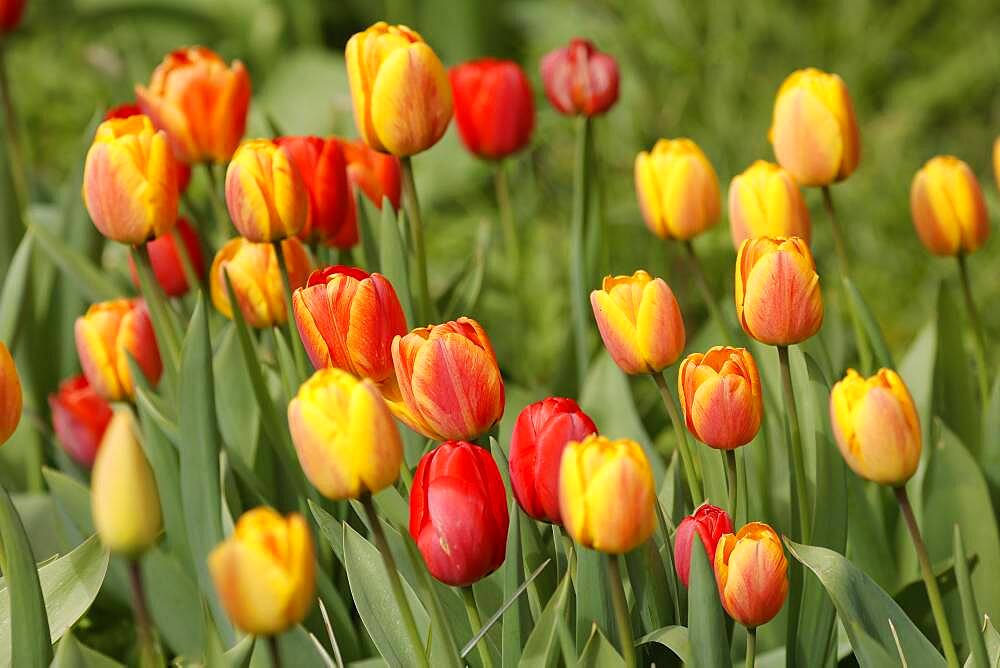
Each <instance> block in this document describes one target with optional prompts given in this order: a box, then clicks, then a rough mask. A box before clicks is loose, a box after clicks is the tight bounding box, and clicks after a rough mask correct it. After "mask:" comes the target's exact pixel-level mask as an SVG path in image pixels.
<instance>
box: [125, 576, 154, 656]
mask: <svg viewBox="0 0 1000 668" xmlns="http://www.w3.org/2000/svg"><path fill="white" fill-rule="evenodd" d="M128 576H129V584H130V585H131V588H132V608H133V612H134V613H135V626H136V633H137V634H138V636H139V665H140V666H142V668H152V667H154V666H159V665H161V662H160V660H159V652H157V650H156V640H155V639H154V637H153V623H152V621H150V616H149V608H148V607H147V606H146V593H145V589H144V588H143V586H142V571H141V570H140V569H139V561H138V560H137V559H133V560H131V561H129V564H128Z"/></svg>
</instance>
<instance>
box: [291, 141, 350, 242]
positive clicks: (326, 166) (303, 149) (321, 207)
mask: <svg viewBox="0 0 1000 668" xmlns="http://www.w3.org/2000/svg"><path fill="white" fill-rule="evenodd" d="M274 143H275V144H277V145H278V146H279V147H283V148H284V149H286V150H287V151H288V155H289V157H291V159H292V163H293V164H294V165H295V168H296V169H297V170H298V172H299V176H301V177H302V182H303V184H304V185H305V188H306V192H307V193H308V195H309V207H308V214H307V216H306V221H305V224H304V225H303V226H302V229H300V230H299V238H300V239H302V240H303V241H305V242H307V243H324V244H327V245H329V246H334V247H336V248H341V249H347V248H350V247H351V246H353V245H355V244H356V243H358V222H357V219H356V216H355V211H354V201H353V196H352V195H351V191H350V188H349V184H348V179H347V163H346V162H345V160H344V149H343V147H342V145H341V142H340V140H338V139H336V138H333V137H330V138H327V139H322V138H320V137H278V138H277V139H275V140H274Z"/></svg>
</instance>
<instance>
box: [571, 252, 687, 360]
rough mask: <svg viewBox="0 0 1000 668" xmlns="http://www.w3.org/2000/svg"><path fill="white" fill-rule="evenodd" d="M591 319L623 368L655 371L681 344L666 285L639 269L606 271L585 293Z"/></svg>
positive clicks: (681, 335)
mask: <svg viewBox="0 0 1000 668" xmlns="http://www.w3.org/2000/svg"><path fill="white" fill-rule="evenodd" d="M590 304H591V307H592V308H593V310H594V319H595V320H596V321H597V328H598V329H599V330H600V332H601V338H602V339H603V340H604V346H605V347H606V348H607V349H608V352H609V353H610V354H611V358H612V359H613V360H614V361H615V363H616V364H617V365H618V366H619V367H620V368H621V370H622V371H624V372H625V373H628V374H642V373H656V372H658V371H661V370H663V369H665V368H667V367H668V366H670V365H671V364H673V363H674V362H676V361H677V358H678V357H680V354H681V352H682V351H683V350H684V340H685V334H684V320H683V318H682V317H681V309H680V306H679V305H678V304H677V299H676V298H675V297H674V293H673V291H672V290H671V289H670V286H669V285H667V284H666V282H665V281H664V280H663V279H661V278H653V277H652V276H650V275H649V274H648V273H646V272H645V271H643V270H642V269H639V270H638V271H636V272H635V273H634V274H632V275H631V276H605V277H604V281H603V282H602V286H601V289H600V290H594V291H593V292H591V293H590Z"/></svg>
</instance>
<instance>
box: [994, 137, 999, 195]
mask: <svg viewBox="0 0 1000 668" xmlns="http://www.w3.org/2000/svg"><path fill="white" fill-rule="evenodd" d="M993 178H995V179H996V182H997V189H1000V137H997V139H996V141H995V142H993Z"/></svg>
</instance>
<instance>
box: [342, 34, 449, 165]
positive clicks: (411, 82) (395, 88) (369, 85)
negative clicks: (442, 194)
mask: <svg viewBox="0 0 1000 668" xmlns="http://www.w3.org/2000/svg"><path fill="white" fill-rule="evenodd" d="M345 57H346V60H347V78H348V81H349V83H350V85H351V98H352V99H353V101H354V121H355V123H356V124H357V126H358V132H359V133H360V134H361V138H362V139H364V140H365V143H366V144H368V146H370V147H371V148H373V149H375V150H376V151H382V152H384V153H391V154H393V155H395V156H400V157H405V156H410V155H413V154H415V153H420V152H421V151H426V150H427V149H429V148H430V147H431V146H433V145H434V144H436V143H437V142H438V140H439V139H441V137H442V136H443V135H444V131H445V130H447V129H448V123H449V122H450V121H451V112H452V106H451V86H449V85H448V74H447V73H446V72H445V69H444V65H442V64H441V61H440V60H438V57H437V54H435V53H434V51H433V50H432V49H431V47H429V46H428V45H427V43H426V42H424V40H423V38H422V37H421V36H420V35H419V34H418V33H416V32H415V31H413V30H410V29H409V28H407V27H406V26H390V25H388V24H387V23H385V22H384V21H379V22H378V23H376V24H375V25H373V26H371V27H370V28H368V29H367V30H365V31H364V32H359V33H357V34H355V35H354V36H353V37H351V39H350V40H348V42H347V49H346V52H345Z"/></svg>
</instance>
